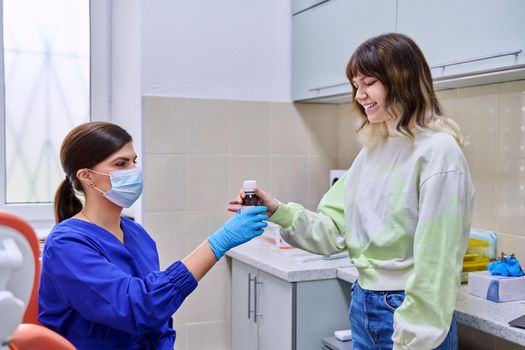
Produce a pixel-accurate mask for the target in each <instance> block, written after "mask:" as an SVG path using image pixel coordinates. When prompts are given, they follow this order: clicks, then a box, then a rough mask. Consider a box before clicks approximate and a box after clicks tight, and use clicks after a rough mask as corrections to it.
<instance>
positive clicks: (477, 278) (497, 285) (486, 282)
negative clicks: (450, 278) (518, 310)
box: [467, 271, 525, 303]
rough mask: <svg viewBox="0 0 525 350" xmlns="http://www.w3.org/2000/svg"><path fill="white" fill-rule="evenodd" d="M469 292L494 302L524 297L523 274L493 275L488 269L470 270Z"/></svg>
mask: <svg viewBox="0 0 525 350" xmlns="http://www.w3.org/2000/svg"><path fill="white" fill-rule="evenodd" d="M467 290H468V292H469V293H470V294H472V295H476V296H479V297H482V298H485V299H488V300H490V301H494V302H496V303H501V302H505V301H515V300H522V299H525V276H521V277H506V276H493V275H491V274H490V272H488V271H480V272H470V273H469V274H468V287H467Z"/></svg>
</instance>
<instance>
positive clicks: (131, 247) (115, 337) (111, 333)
mask: <svg viewBox="0 0 525 350" xmlns="http://www.w3.org/2000/svg"><path fill="white" fill-rule="evenodd" d="M121 227H122V230H123V232H124V243H121V242H120V241H119V240H118V239H117V237H115V236H114V235H113V234H111V233H110V232H108V231H106V230H105V229H103V228H101V227H99V226H97V225H94V224H92V223H89V222H86V221H82V220H78V219H73V218H72V219H67V220H64V221H62V222H60V223H59V224H57V225H56V226H55V227H54V228H53V230H52V231H51V233H50V234H49V236H48V237H47V239H46V242H45V245H44V250H43V253H42V273H41V277H40V290H39V314H38V319H39V320H40V322H41V323H42V324H43V325H45V326H46V327H48V328H50V329H52V330H54V331H55V332H57V333H59V334H61V335H62V336H64V337H65V338H67V339H68V340H69V341H70V342H71V343H73V345H75V346H76V347H77V348H78V349H80V350H82V349H97V350H104V349H170V350H172V349H173V345H174V342H175V331H174V330H173V329H172V325H171V322H172V320H171V316H172V315H173V314H174V313H175V311H176V310H177V309H178V308H179V306H180V305H181V304H182V302H183V301H184V299H185V298H186V297H187V296H188V294H190V293H191V292H192V291H193V290H194V289H195V288H196V287H197V281H196V280H195V278H194V277H193V275H192V274H191V272H189V271H188V269H187V268H186V266H184V264H182V262H180V261H177V262H175V263H173V264H172V265H171V266H169V267H168V268H167V269H166V270H165V271H160V269H159V258H158V253H157V248H156V246H155V242H154V241H153V239H152V238H151V237H150V236H149V235H148V233H147V232H146V231H145V230H144V229H143V228H142V227H141V226H140V225H138V224H137V223H135V222H133V221H131V220H128V219H126V218H121Z"/></svg>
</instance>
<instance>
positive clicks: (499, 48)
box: [397, 0, 525, 81]
mask: <svg viewBox="0 0 525 350" xmlns="http://www.w3.org/2000/svg"><path fill="white" fill-rule="evenodd" d="M397 2H398V10H397V31H398V32H400V33H405V34H407V35H409V36H410V37H412V38H413V39H414V40H415V41H416V42H417V44H418V45H419V46H420V47H421V49H422V50H423V53H424V54H425V56H426V58H427V61H428V63H429V65H430V66H431V67H435V68H434V69H432V76H433V77H434V81H439V80H441V79H442V78H450V77H452V76H456V75H469V74H474V73H476V72H480V71H492V70H498V69H502V68H505V67H509V66H517V65H520V64H525V54H523V52H522V53H521V54H519V51H520V50H523V49H525V35H524V33H525V21H523V15H524V14H525V1H522V0H504V1H492V0H462V1H454V0H442V1H430V0H424V1H422V0H398V1H397ZM501 54H504V55H503V56H500V57H497V56H499V55H501ZM473 59H477V60H473ZM461 62H464V63H461ZM446 64H449V65H446ZM443 65H444V66H443Z"/></svg>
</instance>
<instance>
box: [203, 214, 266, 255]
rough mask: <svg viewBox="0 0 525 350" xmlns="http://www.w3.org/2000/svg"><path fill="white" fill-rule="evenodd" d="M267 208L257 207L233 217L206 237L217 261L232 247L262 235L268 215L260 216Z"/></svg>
mask: <svg viewBox="0 0 525 350" xmlns="http://www.w3.org/2000/svg"><path fill="white" fill-rule="evenodd" d="M267 210H268V208H267V207H264V206H257V207H253V208H250V209H248V210H246V211H245V212H243V213H240V214H237V215H235V216H234V217H233V218H232V219H230V220H229V221H228V222H226V223H225V224H224V226H223V227H221V228H220V229H219V230H218V231H217V232H215V233H214V234H212V235H211V236H210V237H208V242H210V246H211V249H212V250H213V252H214V253H215V257H216V258H217V260H220V258H222V256H223V255H224V253H226V252H227V251H228V250H230V249H231V248H233V247H236V246H238V245H239V244H243V243H245V242H248V241H249V240H250V239H252V238H254V237H257V236H259V235H261V234H262V233H263V228H265V227H266V226H268V223H266V222H264V220H268V215H265V214H262V213H263V212H265V211H267Z"/></svg>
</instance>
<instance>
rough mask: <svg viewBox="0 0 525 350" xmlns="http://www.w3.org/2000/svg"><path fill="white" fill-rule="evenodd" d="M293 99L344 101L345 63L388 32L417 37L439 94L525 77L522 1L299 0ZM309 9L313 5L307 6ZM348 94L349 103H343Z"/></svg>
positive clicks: (296, 4) (524, 11) (294, 31)
mask: <svg viewBox="0 0 525 350" xmlns="http://www.w3.org/2000/svg"><path fill="white" fill-rule="evenodd" d="M292 4H293V6H292V8H293V9H294V10H299V11H298V12H297V11H296V12H294V13H295V14H294V15H293V19H292V23H293V27H292V98H293V100H294V101H306V100H310V101H321V102H323V101H324V102H330V99H329V98H331V99H333V100H334V101H335V102H343V101H345V100H347V99H348V94H349V93H350V92H351V87H350V85H349V84H348V82H347V79H346V75H345V70H346V64H347V62H348V59H349V58H350V56H351V55H352V53H353V52H354V50H355V49H356V48H357V46H358V45H359V44H360V43H362V42H363V41H365V40H366V39H368V38H370V37H373V36H376V35H379V34H381V33H386V32H396V31H397V32H400V33H405V34H407V35H409V36H410V37H412V38H413V39H414V40H415V41H416V42H417V44H418V45H419V46H420V47H421V49H422V50H423V53H424V54H425V57H426V58H427V61H428V62H429V65H430V66H431V67H435V68H434V69H432V75H433V77H434V83H435V86H436V88H437V89H443V88H451V87H460V86H471V85H479V84H487V83H493V82H501V81H510V80H518V79H525V53H524V52H523V51H525V35H523V33H525V21H523V18H522V17H523V14H525V1H523V0H503V1H493V0H462V1H454V0H443V1H433V0H396V1H393V0H369V1H355V0H328V1H321V2H319V1H317V2H315V1H313V0H294V1H293V3H292ZM306 5H308V6H306ZM341 96H343V97H344V98H342V99H341V98H340V97H341Z"/></svg>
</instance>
